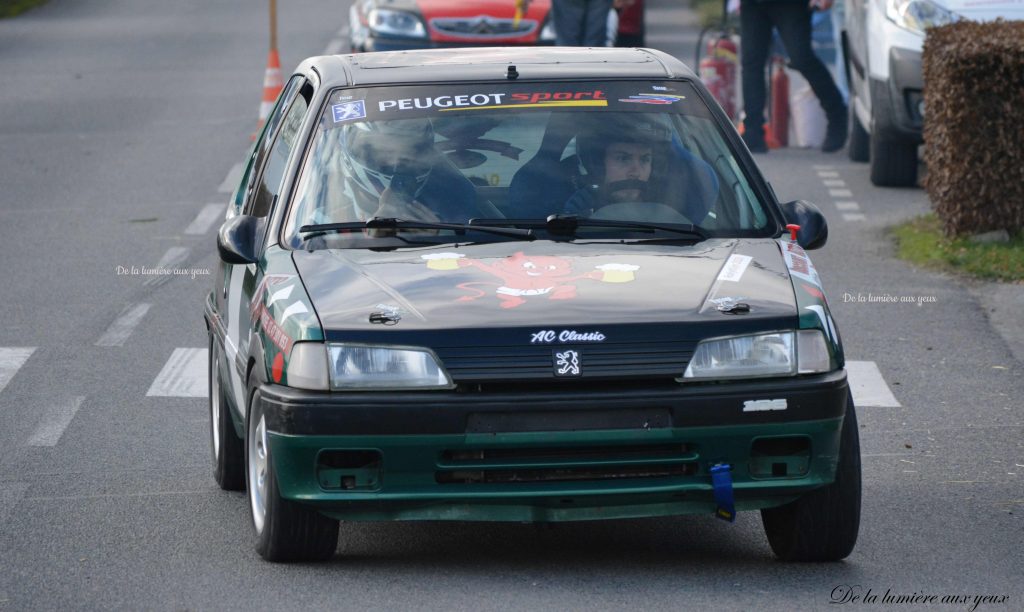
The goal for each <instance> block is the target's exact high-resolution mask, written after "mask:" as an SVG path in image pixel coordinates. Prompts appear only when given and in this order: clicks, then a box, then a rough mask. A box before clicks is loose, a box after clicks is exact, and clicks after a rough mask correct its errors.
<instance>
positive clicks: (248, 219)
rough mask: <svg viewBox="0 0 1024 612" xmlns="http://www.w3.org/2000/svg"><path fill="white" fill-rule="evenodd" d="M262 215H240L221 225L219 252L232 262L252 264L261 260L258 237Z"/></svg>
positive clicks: (218, 236)
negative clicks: (257, 245) (257, 246)
mask: <svg viewBox="0 0 1024 612" xmlns="http://www.w3.org/2000/svg"><path fill="white" fill-rule="evenodd" d="M262 221H263V218H262V217H253V216H252V215H238V216H236V217H232V218H230V219H228V220H227V221H225V222H224V225H222V226H220V230H218V232H217V253H218V254H219V255H220V259H221V261H223V262H225V263H230V264H251V263H256V262H257V261H259V257H258V254H257V252H256V239H257V236H259V235H260V231H259V230H260V226H261V225H262V223H261V222H262Z"/></svg>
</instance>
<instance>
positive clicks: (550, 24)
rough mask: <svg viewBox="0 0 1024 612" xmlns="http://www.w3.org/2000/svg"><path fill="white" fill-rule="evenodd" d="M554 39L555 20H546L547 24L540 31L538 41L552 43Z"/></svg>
mask: <svg viewBox="0 0 1024 612" xmlns="http://www.w3.org/2000/svg"><path fill="white" fill-rule="evenodd" d="M555 38H556V37H555V20H554V19H551V18H548V21H547V23H545V24H544V27H543V28H541V29H540V40H542V41H544V42H554V41H555Z"/></svg>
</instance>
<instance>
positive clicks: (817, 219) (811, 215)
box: [780, 200, 828, 251]
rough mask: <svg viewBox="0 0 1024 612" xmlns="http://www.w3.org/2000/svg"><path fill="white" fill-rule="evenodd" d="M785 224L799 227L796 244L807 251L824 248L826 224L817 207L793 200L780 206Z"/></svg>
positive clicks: (804, 201)
mask: <svg viewBox="0 0 1024 612" xmlns="http://www.w3.org/2000/svg"><path fill="white" fill-rule="evenodd" d="M780 208H782V214H783V216H785V218H786V223H795V224H796V225H799V226H800V231H798V232H797V234H796V242H797V244H799V245H800V246H801V247H803V248H805V249H807V250H808V251H810V250H812V249H818V248H821V247H823V246H825V242H826V241H828V223H827V222H826V221H825V215H823V214H821V211H820V210H818V207H817V206H815V205H814V204H811V203H810V202H808V201H806V200H794V201H792V202H786V203H785V204H781V205H780Z"/></svg>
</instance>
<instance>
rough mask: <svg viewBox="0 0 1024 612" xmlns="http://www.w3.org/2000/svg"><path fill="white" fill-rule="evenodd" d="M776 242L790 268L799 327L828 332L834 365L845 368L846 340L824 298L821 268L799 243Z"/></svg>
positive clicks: (826, 334)
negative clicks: (841, 336)
mask: <svg viewBox="0 0 1024 612" xmlns="http://www.w3.org/2000/svg"><path fill="white" fill-rule="evenodd" d="M777 242H778V245H779V250H780V252H781V253H782V258H783V260H785V262H786V268H787V269H788V270H789V280H790V282H791V283H792V284H793V294H794V296H795V298H796V307H797V313H798V315H797V317H798V320H799V328H800V329H818V330H821V332H822V333H824V334H825V339H826V341H827V342H828V347H829V353H830V354H831V356H832V359H833V360H834V363H835V366H836V367H837V368H841V367H843V366H844V365H845V362H846V360H845V357H844V355H843V342H842V340H841V339H840V336H839V328H838V327H837V326H836V322H835V320H834V319H833V318H832V312H831V310H830V309H829V307H828V298H826V297H825V289H824V288H823V287H822V285H821V278H820V277H819V276H818V271H817V270H815V269H814V264H813V263H811V258H810V256H808V255H807V252H806V251H804V249H803V248H802V247H801V246H800V245H799V244H797V243H796V242H794V241H792V240H786V239H781V240H778V241H777Z"/></svg>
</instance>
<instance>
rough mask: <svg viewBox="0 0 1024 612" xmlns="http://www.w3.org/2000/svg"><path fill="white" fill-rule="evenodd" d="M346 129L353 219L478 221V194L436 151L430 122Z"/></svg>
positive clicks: (345, 170) (373, 123) (345, 169)
mask: <svg viewBox="0 0 1024 612" xmlns="http://www.w3.org/2000/svg"><path fill="white" fill-rule="evenodd" d="M343 129H344V132H343V135H342V138H343V148H344V151H345V155H344V156H343V160H344V161H343V173H344V177H345V191H346V193H347V194H348V195H349V200H350V201H351V203H352V208H353V210H352V211H351V215H350V218H351V219H353V220H358V221H365V220H367V219H370V218H371V217H390V218H396V219H405V220H415V221H429V222H437V221H447V222H465V221H467V220H468V219H469V218H471V217H472V216H475V213H476V191H475V190H474V188H473V185H472V183H470V182H469V180H468V179H466V178H465V177H464V176H463V175H462V174H461V173H460V172H458V171H457V170H455V169H454V168H452V167H451V166H450V165H449V164H448V162H447V161H446V160H445V159H444V157H443V156H442V155H441V153H440V152H439V151H438V150H437V149H436V148H434V129H433V126H432V125H431V123H430V120H429V119H400V120H392V121H367V122H361V123H352V124H350V125H347V126H345V127H344V128H343Z"/></svg>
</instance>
